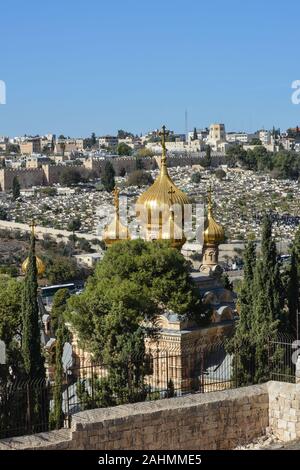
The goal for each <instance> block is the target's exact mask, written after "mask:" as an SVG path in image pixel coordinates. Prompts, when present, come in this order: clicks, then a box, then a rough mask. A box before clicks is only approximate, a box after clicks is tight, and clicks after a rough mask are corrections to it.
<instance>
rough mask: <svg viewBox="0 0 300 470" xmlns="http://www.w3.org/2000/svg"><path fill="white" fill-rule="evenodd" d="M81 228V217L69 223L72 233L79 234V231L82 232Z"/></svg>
mask: <svg viewBox="0 0 300 470" xmlns="http://www.w3.org/2000/svg"><path fill="white" fill-rule="evenodd" d="M80 227H81V220H80V218H79V217H76V218H75V219H72V220H70V222H69V223H68V230H69V231H70V232H73V234H74V232H78V230H80Z"/></svg>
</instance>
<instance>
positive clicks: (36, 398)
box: [22, 234, 46, 432]
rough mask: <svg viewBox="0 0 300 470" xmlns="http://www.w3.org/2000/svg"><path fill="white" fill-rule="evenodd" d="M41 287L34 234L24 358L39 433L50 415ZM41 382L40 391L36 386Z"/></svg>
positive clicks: (31, 416) (32, 423) (31, 420)
mask: <svg viewBox="0 0 300 470" xmlns="http://www.w3.org/2000/svg"><path fill="white" fill-rule="evenodd" d="M37 287H38V285H37V266H36V256H35V237H34V235H33V234H32V235H31V242H30V249H29V263H28V267H27V270H26V275H25V280H24V287H23V296H22V357H23V362H24V369H25V376H26V378H27V379H28V391H27V394H28V403H27V424H28V427H29V428H30V429H31V430H32V431H35V432H37V431H38V430H41V428H40V425H41V423H42V422H43V417H44V416H45V411H46V403H45V396H44V393H43V384H44V380H45V377H46V374H45V367H44V358H43V356H42V351H41V339H40V338H41V333H40V330H41V325H40V319H39V308H38V303H37ZM38 380H39V387H37V386H36V384H37V383H38V382H37V381H38Z"/></svg>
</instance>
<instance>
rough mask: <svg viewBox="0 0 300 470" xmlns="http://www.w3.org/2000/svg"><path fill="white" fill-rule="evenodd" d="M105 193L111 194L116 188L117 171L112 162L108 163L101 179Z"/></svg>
mask: <svg viewBox="0 0 300 470" xmlns="http://www.w3.org/2000/svg"><path fill="white" fill-rule="evenodd" d="M101 181H102V184H103V186H104V189H105V191H108V192H111V191H112V190H113V189H114V187H115V170H114V167H113V166H112V164H111V163H110V162H106V164H105V167H104V173H103V176H102V178H101Z"/></svg>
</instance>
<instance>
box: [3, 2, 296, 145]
mask: <svg viewBox="0 0 300 470" xmlns="http://www.w3.org/2000/svg"><path fill="white" fill-rule="evenodd" d="M284 6H286V8H284ZM284 6H282V7H280V8H279V7H277V8H276V5H275V6H274V4H273V2H272V4H271V3H269V2H264V3H261V2H259V1H258V0H254V1H253V2H251V4H249V5H244V4H243V5H242V7H241V4H240V3H239V2H238V1H236V0H229V1H228V2H221V0H216V1H215V2H213V3H212V4H209V3H205V4H203V3H202V2H197V1H195V0H186V1H185V2H182V1H180V0H172V2H171V1H170V0H166V1H164V2H159V1H158V0H151V2H150V1H148V2H147V1H145V2H143V5H142V6H141V3H140V2H138V1H137V0H128V1H127V2H122V1H121V0H113V1H111V2H109V3H107V2H96V1H95V0H90V1H89V2H81V1H77V2H70V1H65V2H63V3H62V2H58V1H57V0H54V1H53V2H51V3H49V4H45V5H43V8H40V4H39V3H38V2H37V1H36V0H31V1H30V2H26V3H24V2H21V1H18V0H16V1H15V2H12V3H5V4H4V5H2V8H1V17H2V18H3V22H2V25H1V31H0V41H1V44H2V50H1V52H2V57H1V59H2V60H1V69H0V80H1V81H3V82H4V83H5V85H6V104H3V105H2V104H1V105H0V135H10V136H14V135H24V134H40V135H41V134H46V133H48V132H53V133H56V134H64V135H70V136H86V135H89V134H91V133H92V132H95V133H96V134H97V135H100V134H101V135H104V134H114V133H115V132H116V131H117V129H125V130H128V131H131V132H134V133H135V134H140V133H145V132H147V131H149V130H151V129H155V128H159V127H160V126H161V125H162V124H164V123H165V124H166V125H167V127H168V128H170V129H173V130H175V131H176V132H184V131H185V111H186V110H187V112H188V128H189V130H191V129H193V127H197V128H201V127H204V126H208V125H209V124H210V123H213V122H221V123H224V124H225V125H226V129H227V130H228V131H241V130H242V131H248V132H253V131H255V130H258V129H260V128H265V129H269V128H272V127H273V125H274V126H275V127H276V128H278V127H280V128H281V129H286V128H288V127H290V126H296V125H297V124H300V105H295V104H293V103H292V93H293V89H292V83H293V82H294V81H295V80H297V79H298V80H299V79H300V70H299V65H298V62H297V56H298V44H299V27H298V21H299V20H298V18H299V13H300V4H299V3H298V2H296V1H295V0H291V1H289V2H288V3H287V4H285V5H284ZM8 19H9V21H8ZM12 24H13V27H12Z"/></svg>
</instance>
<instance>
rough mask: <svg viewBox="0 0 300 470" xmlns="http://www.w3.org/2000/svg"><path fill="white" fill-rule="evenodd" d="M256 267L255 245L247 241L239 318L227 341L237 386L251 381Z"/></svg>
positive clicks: (239, 302)
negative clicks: (233, 331) (232, 355)
mask: <svg viewBox="0 0 300 470" xmlns="http://www.w3.org/2000/svg"><path fill="white" fill-rule="evenodd" d="M255 267H256V247H255V244H254V242H253V241H248V243H247V245H246V248H245V252H244V278H243V281H242V284H241V287H240V292H239V297H238V308H239V319H238V322H237V325H236V328H235V333H234V336H233V338H232V340H230V341H229V343H228V346H227V347H228V350H229V352H231V353H233V354H234V359H233V378H234V381H235V383H236V385H237V386H245V385H249V384H251V383H253V380H254V377H253V364H254V361H255V344H254V338H253V335H252V326H253V301H254V296H255V293H254V285H253V283H254V273H255Z"/></svg>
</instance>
